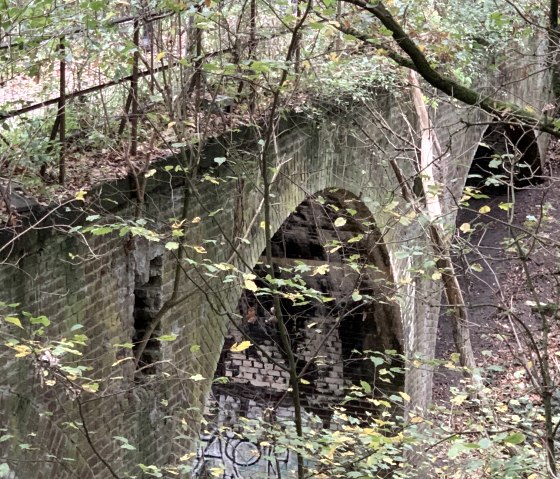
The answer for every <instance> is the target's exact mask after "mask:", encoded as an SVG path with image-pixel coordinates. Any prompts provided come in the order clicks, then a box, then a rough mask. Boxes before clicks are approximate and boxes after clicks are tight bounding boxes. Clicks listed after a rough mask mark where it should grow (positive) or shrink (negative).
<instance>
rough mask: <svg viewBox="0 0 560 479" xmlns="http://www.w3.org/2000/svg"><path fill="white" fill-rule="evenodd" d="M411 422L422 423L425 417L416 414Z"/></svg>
mask: <svg viewBox="0 0 560 479" xmlns="http://www.w3.org/2000/svg"><path fill="white" fill-rule="evenodd" d="M410 422H411V423H412V424H419V423H421V422H424V419H423V418H421V417H420V416H415V417H413V418H412V419H411V420H410Z"/></svg>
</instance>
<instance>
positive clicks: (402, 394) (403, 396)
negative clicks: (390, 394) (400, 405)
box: [399, 391, 410, 402]
mask: <svg viewBox="0 0 560 479" xmlns="http://www.w3.org/2000/svg"><path fill="white" fill-rule="evenodd" d="M399 394H400V395H401V397H402V398H403V399H404V400H405V401H406V402H409V401H410V396H409V395H408V394H406V393H405V392H403V391H400V392H399Z"/></svg>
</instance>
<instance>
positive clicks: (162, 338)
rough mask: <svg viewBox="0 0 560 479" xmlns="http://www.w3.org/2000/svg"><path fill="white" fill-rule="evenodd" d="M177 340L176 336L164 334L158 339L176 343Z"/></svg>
mask: <svg viewBox="0 0 560 479" xmlns="http://www.w3.org/2000/svg"><path fill="white" fill-rule="evenodd" d="M176 339H177V335H176V334H173V333H172V334H163V335H161V336H158V337H157V340H158V341H175V340H176Z"/></svg>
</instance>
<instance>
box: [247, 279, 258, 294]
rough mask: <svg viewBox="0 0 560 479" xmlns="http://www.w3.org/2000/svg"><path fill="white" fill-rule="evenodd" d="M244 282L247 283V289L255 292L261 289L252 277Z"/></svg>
mask: <svg viewBox="0 0 560 479" xmlns="http://www.w3.org/2000/svg"><path fill="white" fill-rule="evenodd" d="M243 284H244V285H245V289H248V290H249V291H253V293H254V292H256V291H258V289H259V288H258V286H257V284H256V283H255V282H254V281H253V280H252V279H246V280H245V281H244V283H243Z"/></svg>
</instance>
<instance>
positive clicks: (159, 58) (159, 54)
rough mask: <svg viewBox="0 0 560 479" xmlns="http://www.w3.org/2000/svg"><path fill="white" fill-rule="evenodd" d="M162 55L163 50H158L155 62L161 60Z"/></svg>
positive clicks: (163, 53) (163, 54)
mask: <svg viewBox="0 0 560 479" xmlns="http://www.w3.org/2000/svg"><path fill="white" fill-rule="evenodd" d="M164 56H165V52H159V53H158V54H157V55H156V62H159V61H161V59H162V58H163V57H164Z"/></svg>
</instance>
